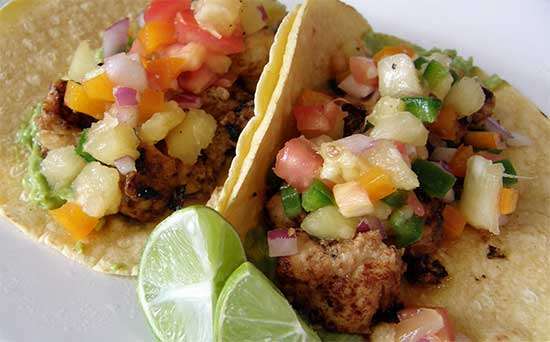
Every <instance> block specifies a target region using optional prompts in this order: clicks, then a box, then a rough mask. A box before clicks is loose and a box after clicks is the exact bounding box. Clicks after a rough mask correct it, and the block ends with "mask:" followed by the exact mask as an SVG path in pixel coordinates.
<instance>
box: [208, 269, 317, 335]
mask: <svg viewBox="0 0 550 342" xmlns="http://www.w3.org/2000/svg"><path fill="white" fill-rule="evenodd" d="M214 330H215V332H216V340H217V341H230V342H234V341H296V342H297V341H321V340H320V339H319V337H318V336H317V334H316V333H315V332H314V331H313V330H312V329H311V328H310V327H309V326H308V325H307V324H305V323H304V322H303V321H302V320H301V319H300V317H299V316H298V315H297V314H296V313H295V312H294V310H293V309H292V307H291V306H290V304H289V303H288V301H287V300H286V299H285V297H284V296H283V295H282V294H281V292H279V290H278V289H277V288H276V287H275V285H273V283H271V281H269V279H267V277H266V276H264V275H263V273H262V272H260V271H259V270H258V269H257V268H256V267H254V265H252V264H251V263H249V262H246V263H244V264H242V265H241V266H240V267H239V268H237V270H236V271H235V272H233V274H232V275H231V276H230V277H229V279H227V282H226V283H225V286H224V287H223V290H222V292H221V293H220V297H219V298H218V304H217V305H216V313H215V316H214Z"/></svg>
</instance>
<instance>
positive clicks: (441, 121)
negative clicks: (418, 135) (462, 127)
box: [428, 106, 458, 140]
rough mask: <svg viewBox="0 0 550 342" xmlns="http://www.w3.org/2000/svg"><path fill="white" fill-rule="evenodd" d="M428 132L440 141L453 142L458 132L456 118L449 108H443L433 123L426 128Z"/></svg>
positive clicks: (452, 110)
mask: <svg viewBox="0 0 550 342" xmlns="http://www.w3.org/2000/svg"><path fill="white" fill-rule="evenodd" d="M428 128H429V130H430V132H433V133H435V134H437V135H438V136H439V137H441V139H445V140H455V139H456V134H457V132H458V116H457V114H456V111H455V110H454V108H453V107H451V106H443V108H442V109H441V111H440V112H439V115H437V119H436V120H435V122H434V123H432V124H431V125H429V126H428Z"/></svg>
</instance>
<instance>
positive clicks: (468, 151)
mask: <svg viewBox="0 0 550 342" xmlns="http://www.w3.org/2000/svg"><path fill="white" fill-rule="evenodd" d="M473 155H474V149H473V148H472V146H464V145H461V146H460V147H459V148H458V149H457V150H456V153H455V155H454V156H453V159H451V161H450V162H449V168H450V169H451V172H452V173H453V175H455V176H457V177H464V176H466V166H467V163H468V159H470V157H471V156H473Z"/></svg>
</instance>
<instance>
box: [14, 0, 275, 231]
mask: <svg viewBox="0 0 550 342" xmlns="http://www.w3.org/2000/svg"><path fill="white" fill-rule="evenodd" d="M284 13H285V11H284V8H283V7H282V6H281V5H280V4H278V3H277V2H275V1H272V0H266V1H262V2H254V1H247V2H241V1H237V0H224V1H216V0H201V1H197V2H193V4H192V3H191V2H190V1H180V0H178V1H161V0H158V1H157V0H155V1H153V2H152V3H151V4H150V5H149V7H147V9H146V10H145V11H144V12H143V13H142V14H141V15H140V16H139V17H138V18H137V19H136V20H133V19H132V20H131V19H130V18H124V19H122V20H120V21H118V22H116V23H115V24H113V25H112V26H111V27H110V28H108V29H107V30H105V31H104V32H103V45H102V47H101V48H99V49H97V50H94V49H92V48H90V46H89V44H88V42H86V41H84V42H82V43H81V44H80V45H79V46H78V48H77V50H76V52H75V54H74V57H73V59H72V63H71V65H70V68H69V71H68V74H67V77H66V78H64V79H61V80H58V81H56V82H54V83H53V84H52V85H51V88H50V91H49V93H48V95H47V96H46V98H45V99H44V100H43V101H42V103H40V104H39V105H38V106H37V107H36V108H35V110H34V112H33V115H32V118H31V119H30V121H29V123H28V124H27V125H26V127H25V128H24V129H23V130H22V131H21V132H20V140H21V141H22V142H23V143H24V144H25V145H26V146H27V147H28V148H29V150H30V152H31V156H30V158H29V165H28V175H27V177H26V179H25V182H24V183H25V186H26V189H27V192H28V194H29V196H28V198H29V200H30V201H32V202H34V203H35V204H37V205H39V206H40V207H42V208H45V209H48V210H50V214H51V216H52V217H53V218H54V219H55V220H56V221H57V222H58V223H60V224H61V225H62V226H63V227H64V228H66V229H67V230H68V231H69V232H70V233H71V235H73V236H74V237H75V238H76V239H82V238H84V237H85V236H87V235H88V234H89V233H90V232H91V231H92V230H93V229H94V227H97V226H98V224H99V222H100V221H101V220H102V218H104V217H106V216H109V215H123V216H125V217H127V218H130V219H132V220H137V221H139V222H154V221H157V220H158V219H160V218H162V217H164V216H165V215H166V214H167V213H168V212H169V211H171V210H175V209H177V208H180V207H182V206H183V205H187V204H191V203H197V202H198V203H205V202H206V201H207V200H208V199H209V197H210V195H211V193H212V191H213V190H214V188H215V187H216V186H217V185H220V184H221V183H223V181H224V177H225V174H226V171H227V169H228V167H229V164H230V162H231V160H232V158H233V156H234V154H235V146H236V142H237V140H238V138H239V134H240V132H241V131H242V130H243V128H244V126H245V125H246V124H247V122H248V120H249V119H250V118H251V117H253V116H254V101H253V100H254V91H255V88H256V83H257V81H258V79H259V77H260V74H261V72H262V70H263V67H264V66H265V64H266V63H267V61H268V58H269V49H270V46H271V44H272V42H273V39H274V35H275V31H276V29H277V26H278V24H279V23H280V21H281V19H282V16H283V15H284Z"/></svg>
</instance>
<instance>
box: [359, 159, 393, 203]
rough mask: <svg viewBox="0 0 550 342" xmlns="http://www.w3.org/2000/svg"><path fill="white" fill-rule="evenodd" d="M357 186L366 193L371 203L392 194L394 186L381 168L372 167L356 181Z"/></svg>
mask: <svg viewBox="0 0 550 342" xmlns="http://www.w3.org/2000/svg"><path fill="white" fill-rule="evenodd" d="M358 182H359V184H360V185H361V187H362V188H363V189H365V191H367V193H368V194H369V198H370V199H371V201H373V202H374V201H378V200H379V199H381V198H384V197H386V196H388V195H390V194H392V193H393V192H395V185H394V184H393V182H392V180H391V178H390V176H389V175H388V174H387V173H386V172H385V171H384V170H382V169H381V168H379V167H376V166H373V167H371V168H369V169H368V170H367V172H365V173H364V174H363V175H361V177H359V179H358Z"/></svg>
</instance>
